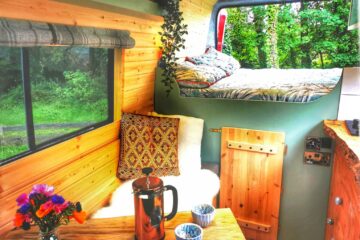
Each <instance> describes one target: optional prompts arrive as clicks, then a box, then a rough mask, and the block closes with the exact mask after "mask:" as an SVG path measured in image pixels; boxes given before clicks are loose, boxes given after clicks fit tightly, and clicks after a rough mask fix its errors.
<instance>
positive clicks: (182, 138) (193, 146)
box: [150, 112, 204, 175]
mask: <svg viewBox="0 0 360 240" xmlns="http://www.w3.org/2000/svg"><path fill="white" fill-rule="evenodd" d="M150 115H152V116H159V117H170V118H179V119H180V122H179V133H178V144H179V148H178V149H179V150H178V154H179V155H178V156H179V169H180V174H182V175H186V174H192V173H193V172H197V171H199V170H200V169H201V140H202V136H203V128H204V120H203V119H201V118H195V117H188V116H184V115H163V114H158V113H156V112H151V113H150Z"/></svg>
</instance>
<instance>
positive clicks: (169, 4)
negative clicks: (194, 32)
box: [159, 0, 188, 95]
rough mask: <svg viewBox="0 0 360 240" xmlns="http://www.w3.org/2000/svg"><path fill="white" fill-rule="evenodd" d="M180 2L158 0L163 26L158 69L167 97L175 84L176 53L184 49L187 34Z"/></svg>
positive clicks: (175, 0) (177, 0)
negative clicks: (159, 68)
mask: <svg viewBox="0 0 360 240" xmlns="http://www.w3.org/2000/svg"><path fill="white" fill-rule="evenodd" d="M180 1H181V0H160V1H159V4H160V6H161V7H162V11H163V14H162V16H163V17H164V24H163V25H162V26H161V28H162V32H159V34H160V36H161V43H162V46H161V47H160V49H161V51H162V55H161V59H160V67H161V68H162V69H163V72H162V80H161V81H162V83H163V84H164V85H165V88H166V94H167V95H169V94H170V92H171V90H172V89H173V86H172V84H173V83H174V82H175V78H176V75H175V71H176V61H177V60H178V58H177V57H176V52H177V51H179V50H180V49H183V48H185V45H184V43H185V39H184V37H183V36H184V35H185V34H187V33H188V32H187V25H186V24H184V23H183V21H184V18H183V16H182V15H183V13H182V12H180V8H179V3H180Z"/></svg>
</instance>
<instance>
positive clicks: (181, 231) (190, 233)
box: [175, 223, 203, 240]
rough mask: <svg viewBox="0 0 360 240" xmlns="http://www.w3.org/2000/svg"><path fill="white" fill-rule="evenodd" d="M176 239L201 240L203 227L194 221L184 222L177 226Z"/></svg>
mask: <svg viewBox="0 0 360 240" xmlns="http://www.w3.org/2000/svg"><path fill="white" fill-rule="evenodd" d="M175 237H176V240H201V239H202V237H203V230H202V228H201V227H200V226H199V225H197V224H194V223H183V224H180V225H179V226H177V227H176V228H175Z"/></svg>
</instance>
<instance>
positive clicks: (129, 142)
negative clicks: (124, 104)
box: [117, 113, 180, 180]
mask: <svg viewBox="0 0 360 240" xmlns="http://www.w3.org/2000/svg"><path fill="white" fill-rule="evenodd" d="M178 128H179V119H178V118H164V117H161V118H160V117H152V116H142V115H135V114H129V113H124V114H123V116H122V119H121V132H120V134H121V136H120V138H121V139H120V141H121V143H120V145H121V146H120V147H121V149H120V160H119V165H118V171H117V176H118V178H120V179H121V180H127V179H133V178H138V177H141V176H143V174H142V172H141V170H142V168H144V167H152V168H153V170H154V172H153V174H154V175H156V176H166V175H179V174H180V173H179V166H178Z"/></svg>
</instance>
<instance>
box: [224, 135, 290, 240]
mask: <svg viewBox="0 0 360 240" xmlns="http://www.w3.org/2000/svg"><path fill="white" fill-rule="evenodd" d="M228 141H235V142H236V141H238V142H242V143H244V142H246V143H247V144H248V147H249V146H251V145H254V146H257V147H258V146H264V149H265V148H266V147H268V146H271V148H272V149H277V152H276V154H270V153H266V152H254V151H252V150H253V149H252V150H248V149H239V148H238V149H234V148H229V147H228V144H229V143H228ZM284 142H285V134H284V133H281V132H269V131H259V130H250V129H241V128H222V129H221V174H220V179H221V187H220V207H221V208H227V207H230V208H231V210H232V211H233V213H234V215H235V217H236V219H237V221H238V223H239V225H240V226H241V229H242V231H243V232H244V235H245V237H246V239H248V240H251V239H254V240H264V239H266V240H270V239H271V240H275V239H277V233H278V224H279V208H280V193H281V180H282V165H283V155H284V145H285V143H284Z"/></svg>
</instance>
